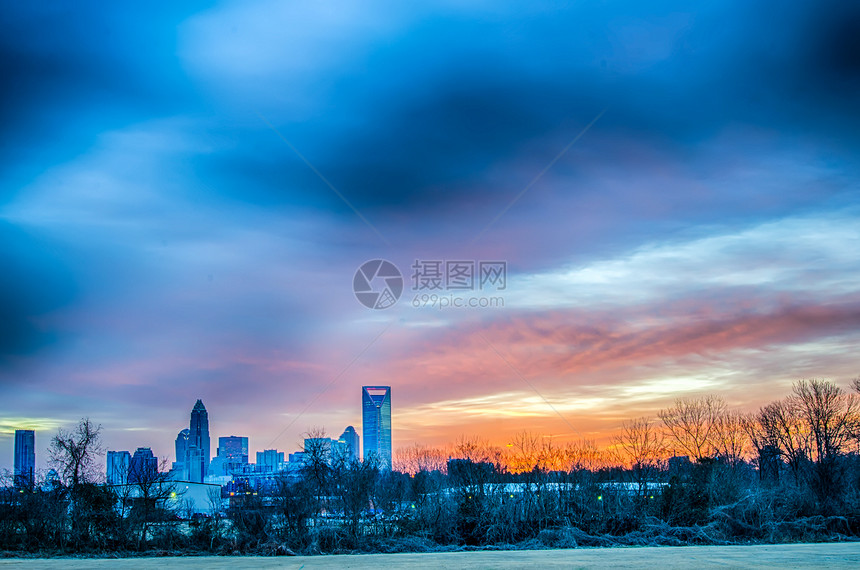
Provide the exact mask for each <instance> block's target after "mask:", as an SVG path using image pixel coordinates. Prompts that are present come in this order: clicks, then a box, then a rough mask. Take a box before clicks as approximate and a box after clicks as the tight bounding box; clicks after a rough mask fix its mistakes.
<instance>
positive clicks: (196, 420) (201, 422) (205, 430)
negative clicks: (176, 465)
mask: <svg viewBox="0 0 860 570" xmlns="http://www.w3.org/2000/svg"><path fill="white" fill-rule="evenodd" d="M188 445H189V447H190V446H192V445H193V446H195V447H196V448H197V449H198V450H199V453H195V454H194V461H197V462H202V463H203V464H202V465H196V464H195V465H192V464H190V463H189V464H188V465H186V468H187V469H188V472H189V473H191V474H194V475H195V477H189V479H190V480H191V481H195V479H196V474H197V473H202V474H203V475H202V476H203V477H206V472H207V471H208V469H209V458H210V457H211V449H212V448H211V447H210V445H209V412H207V411H206V406H204V405H203V402H202V401H201V400H197V403H196V404H194V409H193V410H191V426H190V429H189V433H188ZM202 481H203V480H202V479H201V480H200V482H202Z"/></svg>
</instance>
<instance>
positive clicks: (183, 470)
mask: <svg viewBox="0 0 860 570" xmlns="http://www.w3.org/2000/svg"><path fill="white" fill-rule="evenodd" d="M190 434H191V431H190V430H189V429H188V428H185V429H184V430H182V431H180V432H179V434H178V435H177V436H176V444H175V447H176V462H175V463H174V464H173V470H174V471H175V472H176V475H177V476H178V477H179V480H180V481H187V480H188V465H186V463H185V460H186V459H187V457H186V455H187V454H188V437H189V435H190Z"/></svg>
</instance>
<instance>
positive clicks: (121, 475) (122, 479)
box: [106, 451, 131, 485]
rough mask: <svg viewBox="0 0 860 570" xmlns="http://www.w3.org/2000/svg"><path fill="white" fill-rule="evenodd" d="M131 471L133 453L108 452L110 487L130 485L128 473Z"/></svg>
mask: <svg viewBox="0 0 860 570" xmlns="http://www.w3.org/2000/svg"><path fill="white" fill-rule="evenodd" d="M130 469H131V453H129V452H128V451H108V452H107V471H106V474H107V482H108V485H125V484H126V483H128V472H129V470H130Z"/></svg>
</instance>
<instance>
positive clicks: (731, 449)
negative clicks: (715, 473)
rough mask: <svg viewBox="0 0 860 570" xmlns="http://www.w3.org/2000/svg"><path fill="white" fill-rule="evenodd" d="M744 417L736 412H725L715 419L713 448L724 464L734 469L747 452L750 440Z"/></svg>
mask: <svg viewBox="0 0 860 570" xmlns="http://www.w3.org/2000/svg"><path fill="white" fill-rule="evenodd" d="M745 422H746V418H745V416H744V415H743V414H742V413H741V412H738V411H736V410H726V411H724V412H723V413H721V414H720V415H719V416H717V418H716V422H715V424H714V430H713V434H714V436H713V443H714V447H715V449H716V451H717V454H719V455H720V456H721V457H723V458H724V459H725V460H726V462H727V463H728V464H729V465H730V466H732V467H735V466H737V465H738V464H739V463H741V462H742V461H743V460H744V457H746V456H747V454H748V451H749V444H750V439H749V435H748V434H747V430H746V423H745Z"/></svg>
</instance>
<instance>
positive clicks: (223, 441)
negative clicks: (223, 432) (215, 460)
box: [218, 435, 248, 463]
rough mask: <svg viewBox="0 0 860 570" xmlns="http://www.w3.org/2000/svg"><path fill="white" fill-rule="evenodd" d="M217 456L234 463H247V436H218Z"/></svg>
mask: <svg viewBox="0 0 860 570" xmlns="http://www.w3.org/2000/svg"><path fill="white" fill-rule="evenodd" d="M218 456H219V457H223V458H224V459H227V460H229V461H230V462H234V463H248V438H247V437H239V436H238V435H231V436H229V437H219V438H218Z"/></svg>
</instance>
